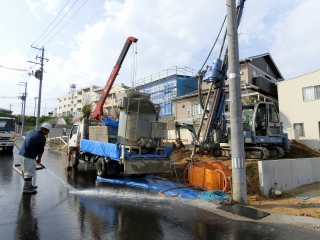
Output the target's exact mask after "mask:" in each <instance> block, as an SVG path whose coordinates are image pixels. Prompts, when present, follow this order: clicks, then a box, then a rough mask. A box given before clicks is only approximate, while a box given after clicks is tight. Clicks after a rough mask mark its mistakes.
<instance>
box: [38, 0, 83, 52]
mask: <svg viewBox="0 0 320 240" xmlns="http://www.w3.org/2000/svg"><path fill="white" fill-rule="evenodd" d="M77 2H78V0H76V1H75V2H74V3H73V4H72V5H71V7H70V8H69V10H68V11H67V12H66V13H65V14H64V15H63V16H62V18H61V19H60V20H59V22H58V23H57V24H56V25H55V26H54V27H53V28H52V29H51V31H50V32H49V33H48V34H47V35H46V36H45V37H44V38H43V39H42V40H41V41H40V42H39V43H38V44H37V45H36V46H38V45H39V44H40V43H41V42H43V41H44V40H45V39H46V38H47V37H48V36H49V35H50V34H51V33H52V32H53V30H54V29H55V28H56V27H57V26H58V25H59V23H60V22H61V21H62V20H63V19H64V17H65V16H66V15H67V14H68V13H69V12H70V10H71V9H72V8H73V6H74V5H75V4H76V3H77ZM44 45H45V44H43V46H44Z"/></svg>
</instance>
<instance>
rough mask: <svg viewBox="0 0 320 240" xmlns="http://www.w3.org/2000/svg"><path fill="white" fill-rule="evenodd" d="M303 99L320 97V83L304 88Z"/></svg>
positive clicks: (308, 99)
mask: <svg viewBox="0 0 320 240" xmlns="http://www.w3.org/2000/svg"><path fill="white" fill-rule="evenodd" d="M302 96H303V101H305V102H307V101H311V100H317V99H320V85H317V86H311V87H304V88H302Z"/></svg>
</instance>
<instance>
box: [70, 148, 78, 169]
mask: <svg viewBox="0 0 320 240" xmlns="http://www.w3.org/2000/svg"><path fill="white" fill-rule="evenodd" d="M70 161H71V165H72V167H77V166H78V165H79V152H78V151H72V153H71V160H70Z"/></svg>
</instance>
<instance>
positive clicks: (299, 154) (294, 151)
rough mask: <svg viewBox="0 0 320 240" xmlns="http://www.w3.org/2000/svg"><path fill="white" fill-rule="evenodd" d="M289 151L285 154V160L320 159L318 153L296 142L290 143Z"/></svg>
mask: <svg viewBox="0 0 320 240" xmlns="http://www.w3.org/2000/svg"><path fill="white" fill-rule="evenodd" d="M290 146H291V150H290V152H289V153H286V154H285V156H284V157H285V158H312V157H320V152H319V151H316V150H314V149H312V148H309V147H308V146H306V145H304V144H302V143H299V142H297V141H296V140H291V141H290Z"/></svg>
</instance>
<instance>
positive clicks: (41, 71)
mask: <svg viewBox="0 0 320 240" xmlns="http://www.w3.org/2000/svg"><path fill="white" fill-rule="evenodd" d="M31 47H32V48H35V49H38V50H41V52H42V53H41V57H38V56H37V57H36V59H37V58H40V60H41V61H40V63H37V62H31V61H28V62H31V63H36V64H40V66H41V67H40V70H37V71H36V72H35V73H34V76H35V78H38V79H39V96H38V111H37V119H36V129H39V123H40V110H41V90H42V80H43V72H44V71H43V60H47V61H48V59H44V47H42V48H37V47H33V46H31Z"/></svg>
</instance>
